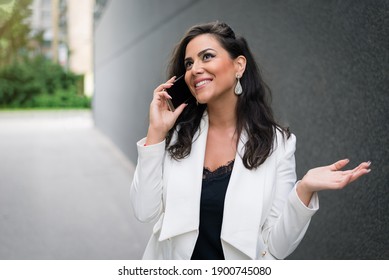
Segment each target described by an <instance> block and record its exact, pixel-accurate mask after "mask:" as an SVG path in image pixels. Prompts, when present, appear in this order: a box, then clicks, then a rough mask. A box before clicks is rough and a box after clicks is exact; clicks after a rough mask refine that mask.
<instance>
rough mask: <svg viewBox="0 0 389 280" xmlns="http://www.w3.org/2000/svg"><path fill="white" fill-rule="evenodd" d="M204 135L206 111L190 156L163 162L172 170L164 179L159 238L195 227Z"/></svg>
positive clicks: (197, 222) (205, 139)
mask: <svg viewBox="0 0 389 280" xmlns="http://www.w3.org/2000/svg"><path fill="white" fill-rule="evenodd" d="M207 134H208V115H207V113H206V112H205V113H204V116H203V119H202V120H201V123H200V130H199V132H198V133H197V134H196V135H195V136H194V139H195V141H194V143H193V144H192V150H191V153H190V155H189V156H188V157H187V158H185V159H184V160H180V161H176V160H173V159H170V158H169V159H168V160H167V161H166V164H168V165H169V166H166V167H167V168H168V169H169V170H170V171H172V170H174V173H173V172H170V173H169V174H167V175H168V176H167V178H165V179H164V183H165V184H166V186H168V188H167V192H166V205H165V215H164V221H163V225H162V229H161V234H160V237H159V240H160V241H162V240H165V239H168V238H171V237H173V236H177V235H179V234H183V233H186V232H189V231H193V230H197V229H198V226H199V218H200V214H199V213H200V197H201V186H202V176H203V164H204V156H205V146H206V142H207Z"/></svg>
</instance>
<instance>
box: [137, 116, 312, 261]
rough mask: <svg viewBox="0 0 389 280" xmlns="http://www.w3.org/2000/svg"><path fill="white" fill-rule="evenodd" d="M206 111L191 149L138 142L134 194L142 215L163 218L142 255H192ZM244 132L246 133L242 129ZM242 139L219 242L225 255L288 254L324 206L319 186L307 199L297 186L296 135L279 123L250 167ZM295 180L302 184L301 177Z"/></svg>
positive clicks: (143, 218)
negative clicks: (174, 151) (176, 151)
mask: <svg viewBox="0 0 389 280" xmlns="http://www.w3.org/2000/svg"><path fill="white" fill-rule="evenodd" d="M207 133H208V116H207V113H204V116H203V119H202V121H201V124H200V129H199V131H198V132H197V134H196V135H195V137H194V139H196V140H195V141H194V142H193V144H192V151H191V153H190V155H189V156H188V157H187V158H185V159H183V160H180V161H176V160H174V159H171V157H170V156H169V155H168V153H167V152H166V150H165V141H163V142H161V143H159V144H155V145H148V146H144V143H145V138H144V139H142V140H140V141H139V142H138V143H137V148H138V164H137V167H136V170H135V174H134V178H133V182H132V185H131V191H130V195H131V202H132V206H133V209H134V213H135V216H136V217H137V219H138V220H140V221H141V222H152V221H157V222H156V224H155V226H154V228H153V233H152V236H151V238H150V240H149V243H148V245H147V247H146V250H145V253H144V255H143V259H184V260H188V259H190V258H191V255H192V252H193V250H194V247H195V244H196V241H197V236H198V228H199V216H200V195H201V185H202V173H203V164H204V155H205V146H206V140H207ZM242 134H244V133H242ZM245 139H246V136H245V135H242V137H241V141H239V144H238V150H237V153H236V157H235V163H234V167H233V170H232V174H231V178H230V181H229V184H228V188H227V193H226V197H225V202H224V213H223V223H222V230H221V236H220V237H221V242H222V247H223V252H224V256H225V258H226V259H275V258H276V259H283V258H285V257H287V256H288V255H289V254H290V253H292V252H293V251H294V249H295V248H296V247H297V245H298V244H299V243H300V241H301V240H302V238H303V236H304V234H305V232H306V230H307V228H308V225H309V222H310V219H311V217H312V215H313V214H314V213H315V212H316V211H317V210H318V209H319V200H318V196H317V193H315V194H314V196H313V197H312V199H311V202H310V204H309V206H308V207H306V206H305V205H304V204H303V203H302V202H301V201H300V199H299V198H298V196H297V193H296V186H295V182H296V173H295V159H294V152H295V148H296V138H295V136H294V135H293V134H292V135H291V137H290V138H289V139H286V138H284V137H283V136H282V135H281V133H280V132H278V131H277V136H276V139H275V144H274V149H273V152H272V154H271V155H270V156H269V157H268V158H267V159H266V161H265V162H264V163H263V164H262V165H261V166H260V167H258V168H257V169H255V170H249V169H246V168H245V167H244V165H243V162H242V159H241V157H240V155H243V153H244V143H245ZM296 185H297V184H296Z"/></svg>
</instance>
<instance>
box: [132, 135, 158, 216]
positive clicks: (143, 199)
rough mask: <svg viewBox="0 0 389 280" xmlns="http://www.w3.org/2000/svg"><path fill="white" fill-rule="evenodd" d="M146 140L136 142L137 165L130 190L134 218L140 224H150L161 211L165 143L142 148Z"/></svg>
mask: <svg viewBox="0 0 389 280" xmlns="http://www.w3.org/2000/svg"><path fill="white" fill-rule="evenodd" d="M145 141H146V139H145V138H143V139H142V140H140V141H139V142H137V149H138V163H137V166H136V169H135V173H134V178H133V181H132V184H131V189H130V199H131V204H132V207H133V210H134V213H135V217H136V218H137V219H138V220H139V221H141V222H152V221H154V220H156V218H158V217H159V215H160V214H161V212H162V209H163V202H162V196H163V180H162V173H163V172H162V171H163V159H164V156H165V141H163V142H161V143H158V144H155V145H148V146H144V144H145Z"/></svg>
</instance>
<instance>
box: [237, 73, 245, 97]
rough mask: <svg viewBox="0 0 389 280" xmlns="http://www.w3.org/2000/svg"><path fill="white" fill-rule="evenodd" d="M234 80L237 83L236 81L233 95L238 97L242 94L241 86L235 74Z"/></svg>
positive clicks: (238, 77)
mask: <svg viewBox="0 0 389 280" xmlns="http://www.w3.org/2000/svg"><path fill="white" fill-rule="evenodd" d="M236 79H237V80H238V81H237V83H236V86H235V94H236V95H238V96H239V95H241V94H242V92H243V89H242V85H241V84H240V81H239V79H240V76H239V74H236Z"/></svg>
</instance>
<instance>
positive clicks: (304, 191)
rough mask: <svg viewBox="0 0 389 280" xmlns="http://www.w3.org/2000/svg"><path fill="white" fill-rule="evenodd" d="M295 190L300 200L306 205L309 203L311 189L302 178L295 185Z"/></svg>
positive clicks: (311, 193) (311, 194)
mask: <svg viewBox="0 0 389 280" xmlns="http://www.w3.org/2000/svg"><path fill="white" fill-rule="evenodd" d="M296 192H297V195H298V197H299V198H300V200H301V201H302V202H303V203H304V204H305V205H306V206H308V205H309V202H310V201H311V198H312V196H313V193H314V192H313V191H311V190H309V188H308V187H307V185H306V183H305V182H304V180H301V181H300V182H298V184H297V187H296Z"/></svg>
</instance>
